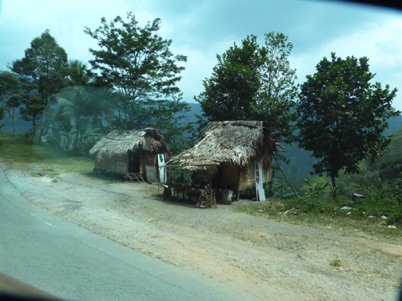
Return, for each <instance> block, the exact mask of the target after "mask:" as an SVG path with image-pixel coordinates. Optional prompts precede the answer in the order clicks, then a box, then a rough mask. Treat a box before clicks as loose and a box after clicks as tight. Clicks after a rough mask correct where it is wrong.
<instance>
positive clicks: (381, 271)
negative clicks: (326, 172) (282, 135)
mask: <svg viewBox="0 0 402 301" xmlns="http://www.w3.org/2000/svg"><path fill="white" fill-rule="evenodd" d="M3 167H4V166H3ZM3 170H4V171H5V173H6V175H7V177H8V179H9V180H10V181H11V182H12V183H13V184H14V185H15V186H16V187H17V188H18V189H19V191H21V192H22V194H23V195H24V196H25V197H26V198H27V199H29V200H30V201H31V202H33V203H35V204H37V205H38V206H40V207H42V208H44V209H46V210H48V211H50V212H51V213H53V214H54V215H57V216H59V217H61V218H63V219H66V220H69V221H71V222H73V223H76V224H78V225H80V226H81V227H84V228H87V229H89V230H91V231H93V232H95V233H98V234H100V235H103V236H105V237H108V238H109V239H112V240H114V241H116V242H118V243H120V244H122V245H126V246H128V247H130V248H133V249H136V250H139V251H141V252H143V253H145V254H148V255H149V256H153V257H156V258H159V259H161V260H164V261H166V262H169V263H171V264H174V265H176V266H179V267H182V268H184V269H189V270H192V271H195V272H197V273H200V274H204V275H207V276H208V277H210V278H212V279H216V281H219V282H223V283H226V284H228V285H230V286H233V287H235V288H237V289H239V290H242V291H246V292H248V293H250V294H253V295H254V296H256V297H257V298H259V299H261V300H331V301H332V300H356V301H357V300H387V301H388V300H396V296H397V290H398V288H399V283H400V276H401V271H402V242H401V244H399V245H398V244H391V243H385V242H380V241H376V240H370V239H365V238H358V237H349V236H342V235H339V234H337V233H335V232H331V231H326V230H318V229H314V228H309V227H302V226H295V225H290V224H286V223H280V222H275V221H272V220H269V219H266V218H260V217H254V216H249V215H246V214H242V213H237V212H234V211H233V210H232V209H233V206H236V205H229V206H228V205H219V204H218V207H217V208H216V209H197V208H194V207H193V206H192V205H191V204H187V203H177V202H172V201H164V200H163V199H162V198H160V197H157V196H156V194H155V192H157V191H158V188H157V186H155V185H149V184H140V183H128V182H121V183H106V182H102V181H99V180H94V179H91V178H89V177H85V176H82V175H79V174H74V173H70V174H60V175H58V176H56V177H52V176H50V175H48V174H46V172H45V171H42V170H40V168H39V167H38V168H37V169H35V167H33V169H32V170H31V171H30V172H29V173H27V172H22V171H19V170H15V169H9V168H8V169H7V168H3Z"/></svg>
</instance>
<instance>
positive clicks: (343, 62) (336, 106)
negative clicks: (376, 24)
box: [297, 53, 399, 197]
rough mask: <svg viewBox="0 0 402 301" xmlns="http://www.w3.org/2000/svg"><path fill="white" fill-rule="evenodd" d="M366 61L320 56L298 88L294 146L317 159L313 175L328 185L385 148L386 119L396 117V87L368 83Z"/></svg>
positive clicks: (356, 168) (370, 76)
mask: <svg viewBox="0 0 402 301" xmlns="http://www.w3.org/2000/svg"><path fill="white" fill-rule="evenodd" d="M373 78H374V74H372V73H371V72H370V71H369V63H368V59H367V58H366V57H362V58H360V59H357V58H355V57H353V56H351V57H350V56H348V57H346V59H342V58H339V57H337V56H336V55H335V53H332V54H331V59H330V60H328V59H327V58H324V59H323V60H321V62H319V63H318V65H317V66H316V73H315V74H313V75H308V76H307V80H306V82H305V83H303V84H302V86H301V92H300V95H299V98H300V100H299V104H298V115H299V119H298V123H297V126H298V128H299V130H300V133H299V145H300V146H301V147H302V148H304V149H306V150H309V151H312V153H313V156H314V157H316V158H317V159H319V161H318V163H317V164H315V165H314V170H315V172H316V173H317V174H323V173H325V174H327V175H328V176H329V177H330V178H331V181H332V185H333V188H334V197H335V195H336V194H335V193H336V190H335V188H336V185H335V179H336V177H338V174H339V172H340V171H341V170H344V171H345V172H346V173H358V172H359V162H360V161H361V160H362V159H365V158H369V159H374V158H376V157H377V156H378V155H379V154H381V152H382V151H383V150H384V149H385V148H386V147H387V146H388V144H389V142H390V138H389V137H385V136H384V135H383V132H384V131H385V130H386V129H387V127H388V119H389V118H390V117H392V116H396V115H397V114H398V113H399V112H396V111H395V110H394V109H393V108H392V106H391V104H392V100H393V99H394V97H395V96H396V92H397V89H393V90H391V89H390V87H389V86H388V85H386V86H385V88H384V89H383V88H382V86H381V84H380V83H378V82H376V83H371V80H372V79H373Z"/></svg>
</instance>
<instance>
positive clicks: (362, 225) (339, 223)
mask: <svg viewBox="0 0 402 301" xmlns="http://www.w3.org/2000/svg"><path fill="white" fill-rule="evenodd" d="M303 202H304V201H303V200H275V201H267V202H252V203H244V204H238V205H235V206H234V207H233V210H234V211H237V212H243V213H246V214H250V215H254V216H260V217H265V218H269V219H273V220H276V221H280V222H287V223H291V224H296V225H302V226H309V227H314V228H318V229H326V230H331V231H335V232H337V233H340V234H343V235H351V236H355V237H364V238H372V239H377V240H381V241H385V242H393V243H400V242H401V237H402V229H401V227H400V226H399V225H398V226H396V227H395V228H394V226H393V225H389V224H388V222H387V220H384V219H382V218H381V216H373V215H369V214H367V215H364V214H363V215H358V214H356V212H355V211H354V209H353V208H350V209H346V210H345V209H342V207H344V206H340V205H339V204H332V205H328V206H327V207H328V208H324V209H323V210H305V209H303V205H302V204H303ZM297 204H299V206H298V205H297ZM320 208H321V207H320ZM389 226H391V227H389Z"/></svg>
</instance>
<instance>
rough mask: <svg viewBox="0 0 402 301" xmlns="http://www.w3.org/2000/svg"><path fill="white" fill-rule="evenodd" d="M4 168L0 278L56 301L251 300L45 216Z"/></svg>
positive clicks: (1, 175)
mask: <svg viewBox="0 0 402 301" xmlns="http://www.w3.org/2000/svg"><path fill="white" fill-rule="evenodd" d="M6 169H7V166H6V165H4V164H0V273H1V274H3V275H7V276H9V277H11V278H10V279H16V280H18V281H21V283H26V284H27V285H29V286H30V287H34V288H35V290H37V291H40V292H46V296H47V297H48V296H55V297H57V298H60V299H62V300H108V301H110V300H130V301H132V300H152V301H155V300H163V301H167V300H175V301H180V300H183V301H189V300H195V301H198V300H209V301H213V300H217V301H218V300H219V301H224V300H231V301H233V300H242V301H247V300H257V299H255V298H254V297H253V296H251V295H248V294H246V293H244V292H240V291H233V289H231V288H229V287H226V286H224V285H222V284H220V283H219V282H217V281H215V280H212V279H209V278H206V277H204V276H202V275H197V274H194V273H191V272H189V271H186V270H183V269H180V268H178V267H175V266H172V265H169V264H167V263H165V262H163V261H160V260H158V259H155V258H152V257H149V256H146V255H144V254H143V253H140V252H137V251H134V250H132V249H129V248H127V247H124V246H122V245H119V244H117V243H115V242H113V241H110V240H108V239H106V238H104V237H101V236H99V235H96V234H94V233H92V232H90V231H88V230H86V229H83V228H80V227H78V226H76V225H74V224H72V223H69V222H67V221H64V220H62V219H59V218H57V217H55V216H53V215H51V214H49V213H48V212H46V211H44V210H42V209H40V208H39V207H37V206H35V205H33V204H32V203H30V202H29V201H27V200H26V199H25V198H24V196H23V195H22V194H21V193H23V191H18V190H16V189H15V187H14V186H13V185H12V183H10V182H9V181H8V179H7V176H6V173H5V170H6ZM133 231H135V229H133ZM194 260H196V258H195V259H194ZM3 278H4V277H3ZM1 289H3V292H4V289H7V287H5V286H4V283H3V287H2V286H1V284H0V293H1ZM8 289H10V290H12V288H10V287H9V288H8ZM14 291H15V289H14ZM25 293H26V292H25ZM28 293H29V291H28ZM0 299H1V296H0Z"/></svg>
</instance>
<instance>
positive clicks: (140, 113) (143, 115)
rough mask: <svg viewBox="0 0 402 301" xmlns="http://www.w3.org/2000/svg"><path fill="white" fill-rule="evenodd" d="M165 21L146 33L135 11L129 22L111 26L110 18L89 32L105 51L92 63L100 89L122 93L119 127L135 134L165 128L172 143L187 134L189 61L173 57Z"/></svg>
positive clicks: (116, 114)
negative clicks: (184, 78) (183, 87)
mask: <svg viewBox="0 0 402 301" xmlns="http://www.w3.org/2000/svg"><path fill="white" fill-rule="evenodd" d="M160 23H161V21H160V19H155V20H154V21H153V22H151V23H147V24H146V25H145V27H143V28H141V27H140V26H139V25H138V22H137V21H136V19H135V16H134V15H133V14H132V13H131V12H129V13H127V19H126V20H124V19H123V18H121V17H120V16H117V17H116V18H114V19H113V20H112V21H111V22H110V23H109V24H108V22H107V21H106V19H105V18H102V19H101V25H100V26H99V27H98V28H97V29H95V30H91V29H90V28H88V27H87V28H85V33H86V34H88V35H89V36H91V37H92V38H94V39H96V40H97V42H98V45H99V48H100V49H99V50H95V49H90V52H91V53H92V54H93V56H94V59H93V60H90V64H91V65H92V71H95V73H94V74H95V76H96V78H97V84H98V85H103V86H105V85H106V86H108V87H110V88H111V89H112V91H113V93H115V94H116V96H117V97H116V98H115V99H118V101H117V102H115V103H114V104H113V105H114V109H113V111H112V112H113V116H112V117H111V118H110V120H109V122H110V125H111V126H112V127H113V128H120V129H133V128H137V129H138V128H144V127H154V128H157V129H161V130H162V131H163V132H164V135H165V136H166V138H167V139H169V138H171V137H172V136H177V135H181V131H182V129H180V130H178V131H177V130H176V129H177V128H180V126H179V125H180V122H179V117H180V113H181V112H184V111H187V110H189V106H188V104H187V103H184V102H182V101H181V98H182V93H181V91H180V89H179V88H178V87H177V83H178V82H179V80H180V79H181V77H180V75H179V74H180V72H181V71H183V70H184V67H183V66H182V65H181V64H182V63H184V62H186V60H187V58H186V57H185V56H183V55H173V53H172V52H171V51H170V50H169V47H170V45H171V40H167V39H163V38H162V37H160V36H159V35H158V31H159V29H160Z"/></svg>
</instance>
